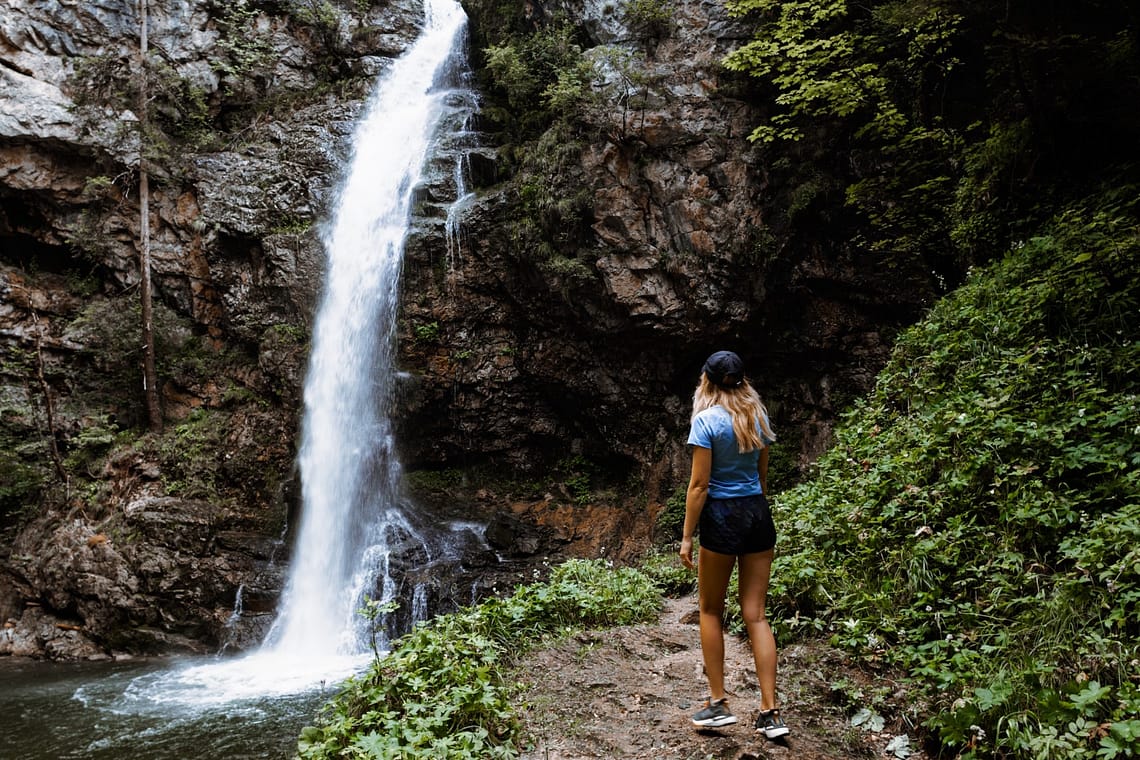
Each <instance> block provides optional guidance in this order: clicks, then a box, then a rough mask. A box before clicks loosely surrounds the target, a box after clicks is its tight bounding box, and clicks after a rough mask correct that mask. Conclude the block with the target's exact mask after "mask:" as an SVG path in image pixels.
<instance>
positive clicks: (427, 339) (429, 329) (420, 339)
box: [413, 322, 439, 343]
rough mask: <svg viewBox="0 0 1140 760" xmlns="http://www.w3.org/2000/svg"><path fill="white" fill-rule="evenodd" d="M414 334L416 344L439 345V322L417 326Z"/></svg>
mask: <svg viewBox="0 0 1140 760" xmlns="http://www.w3.org/2000/svg"><path fill="white" fill-rule="evenodd" d="M413 332H414V333H415V335H416V343H437V342H438V341H439V322H426V323H424V324H422V325H416V326H415V329H414V330H413Z"/></svg>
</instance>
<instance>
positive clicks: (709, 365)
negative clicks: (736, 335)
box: [701, 351, 744, 388]
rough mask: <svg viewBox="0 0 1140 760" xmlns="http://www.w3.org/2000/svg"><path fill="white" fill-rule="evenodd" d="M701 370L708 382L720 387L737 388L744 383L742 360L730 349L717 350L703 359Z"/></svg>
mask: <svg viewBox="0 0 1140 760" xmlns="http://www.w3.org/2000/svg"><path fill="white" fill-rule="evenodd" d="M701 371H702V372H704V373H705V374H706V375H708V376H709V382H711V383H712V384H713V385H718V386H720V387H721V388H739V387H740V386H741V385H743V384H744V362H743V361H741V359H740V357H739V356H737V355H736V354H734V353H732V352H731V351H717V352H716V353H715V354H713V355H712V356H710V357H709V358H708V359H707V360H706V361H705V366H704V367H702V368H701Z"/></svg>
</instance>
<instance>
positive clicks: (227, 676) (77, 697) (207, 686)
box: [0, 653, 371, 760]
mask: <svg viewBox="0 0 1140 760" xmlns="http://www.w3.org/2000/svg"><path fill="white" fill-rule="evenodd" d="M370 657H371V655H365V656H354V657H340V658H330V659H326V660H322V661H313V660H307V661H304V662H296V661H294V662H282V661H281V659H280V658H279V657H272V656H268V655H264V654H261V653H255V654H252V655H248V656H243V657H233V658H224V659H219V658H186V659H166V658H164V659H135V660H127V661H119V662H83V663H47V662H39V661H36V660H28V659H23V658H5V659H0V757H3V758H5V760H49V759H50V760H65V759H67V758H91V759H93V760H127V758H130V759H131V760H137V758H146V759H147V760H186V758H191V757H201V758H221V757H225V758H230V759H235V760H236V759H242V758H245V759H247V760H285V759H286V758H292V757H294V756H295V754H296V749H297V739H298V737H299V736H300V733H301V729H302V728H303V727H304V726H306V725H309V724H311V723H312V722H313V720H314V719H315V718H316V715H317V711H318V710H319V709H320V706H321V705H322V704H323V703H324V702H326V701H328V700H329V699H331V698H332V696H333V695H334V694H335V693H336V691H337V688H338V684H339V683H340V682H341V681H343V680H344V679H345V678H347V677H348V676H350V675H352V674H353V673H356V672H360V671H362V670H363V669H364V668H365V667H366V666H367V664H368V662H369V660H370Z"/></svg>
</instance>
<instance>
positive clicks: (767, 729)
mask: <svg viewBox="0 0 1140 760" xmlns="http://www.w3.org/2000/svg"><path fill="white" fill-rule="evenodd" d="M756 730H757V731H759V732H760V733H762V734H764V736H766V737H768V738H769V739H778V738H779V737H781V736H787V735H788V734H789V733H791V732H790V731H789V730H788V727H787V726H785V725H784V721H782V720H780V711H779V710H761V711H760V717H759V718H757V719H756Z"/></svg>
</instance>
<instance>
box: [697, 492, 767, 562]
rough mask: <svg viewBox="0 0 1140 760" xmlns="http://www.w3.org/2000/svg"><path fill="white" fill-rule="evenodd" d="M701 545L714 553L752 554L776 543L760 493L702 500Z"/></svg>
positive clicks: (765, 504) (764, 500)
mask: <svg viewBox="0 0 1140 760" xmlns="http://www.w3.org/2000/svg"><path fill="white" fill-rule="evenodd" d="M700 533H701V546H702V547H703V548H705V549H708V550H709V551H714V552H716V553H717V554H735V555H740V554H753V553H756V552H766V551H768V550H769V549H771V548H772V547H774V546H775V545H776V525H775V523H773V522H772V511H771V510H770V509H768V500H767V499H766V498H764V495H763V494H759V495H757V496H742V497H740V498H736V499H713V498H709V499H707V500H706V501H705V508H704V509H702V510H701V521H700Z"/></svg>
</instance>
